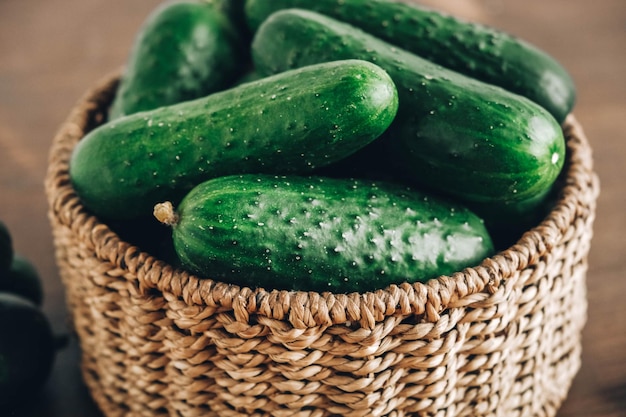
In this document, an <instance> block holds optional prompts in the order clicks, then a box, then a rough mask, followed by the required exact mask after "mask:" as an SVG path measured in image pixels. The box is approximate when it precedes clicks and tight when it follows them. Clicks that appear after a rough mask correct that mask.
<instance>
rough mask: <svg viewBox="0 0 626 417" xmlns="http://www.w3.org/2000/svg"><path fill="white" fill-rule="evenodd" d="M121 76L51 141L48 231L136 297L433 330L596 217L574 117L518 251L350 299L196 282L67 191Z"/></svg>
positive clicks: (304, 323)
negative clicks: (124, 277)
mask: <svg viewBox="0 0 626 417" xmlns="http://www.w3.org/2000/svg"><path fill="white" fill-rule="evenodd" d="M120 74H121V70H117V71H115V72H113V73H110V74H107V75H105V76H104V77H102V78H101V79H100V80H99V81H98V82H97V83H96V84H94V85H93V86H92V87H91V88H89V89H88V90H87V91H86V92H85V93H84V94H83V95H82V97H80V98H79V100H78V101H77V102H76V103H75V106H74V107H73V108H72V110H71V112H70V114H69V116H68V117H67V118H66V120H65V121H63V122H62V124H61V126H60V127H59V129H58V130H57V132H56V134H55V136H54V138H53V141H52V146H51V148H50V153H49V159H48V169H47V172H46V177H45V184H44V185H45V192H46V195H47V198H48V206H49V209H48V216H49V218H50V220H51V222H52V223H53V227H55V226H54V225H55V224H56V223H58V224H61V225H63V226H66V227H68V228H70V229H71V231H72V233H74V234H76V235H77V236H78V237H79V238H80V239H81V240H83V241H84V242H85V244H86V245H88V247H89V248H90V249H92V250H93V251H95V253H96V254H97V256H98V258H99V259H100V260H101V261H106V262H110V263H112V264H114V265H116V266H117V267H118V268H120V269H121V270H123V271H126V272H128V273H130V274H131V275H132V276H133V277H134V278H136V279H137V280H138V285H137V288H138V291H139V293H140V295H142V296H149V294H150V293H151V291H155V290H156V291H158V292H160V293H163V294H165V293H168V294H171V296H173V297H176V298H177V299H180V300H182V301H183V302H185V303H186V304H188V305H195V306H205V307H210V308H213V309H215V310H216V311H233V312H234V314H235V318H236V319H237V320H238V321H239V320H241V321H244V322H247V321H248V320H249V318H250V316H251V315H256V316H258V317H265V318H266V319H272V320H288V321H289V322H290V323H291V325H292V326H294V327H296V328H307V327H314V326H331V325H335V324H345V323H348V322H359V323H360V325H361V327H364V328H370V329H371V328H373V327H374V325H375V323H377V322H380V321H383V320H384V319H385V318H386V317H389V316H398V315H400V316H408V315H417V316H421V318H422V320H424V321H427V322H436V321H437V320H439V318H440V315H441V314H442V312H444V311H445V310H446V309H448V308H449V307H450V306H452V305H454V304H455V303H458V302H459V301H461V300H462V299H464V298H466V297H468V296H473V295H475V294H478V293H486V294H493V293H495V291H497V289H498V287H500V285H501V283H502V282H503V281H504V280H506V279H507V278H509V277H510V276H511V275H512V274H514V273H515V272H516V271H521V270H523V269H525V268H527V267H529V266H532V265H533V264H534V263H536V262H537V261H538V259H539V258H541V257H543V256H545V255H546V254H547V253H549V252H550V251H551V250H552V248H553V247H554V246H555V245H557V244H558V242H559V240H560V239H562V238H563V236H564V235H565V234H566V233H567V229H568V227H570V226H571V225H572V224H573V223H574V222H575V221H576V219H577V218H579V217H581V216H585V215H587V216H589V215H591V216H593V212H594V208H595V200H596V199H597V196H598V194H599V180H598V177H597V175H596V173H595V172H594V170H593V158H592V151H591V148H590V145H589V143H588V140H587V138H586V136H585V133H584V131H583V129H582V126H581V125H580V124H579V122H578V120H577V119H576V118H575V116H574V115H573V114H570V115H568V116H567V118H566V120H565V121H564V123H563V130H564V134H565V138H566V145H567V160H566V164H565V167H564V169H563V172H562V176H563V178H564V182H563V183H564V185H563V188H562V190H561V195H560V196H559V198H558V200H557V201H556V204H555V205H554V207H553V208H552V210H551V211H550V212H549V213H548V214H547V216H546V217H545V218H544V219H543V220H542V221H541V222H540V223H539V224H538V225H536V226H535V227H534V228H532V229H530V230H528V231H526V232H525V233H524V234H523V235H522V236H521V237H520V238H519V239H518V241H517V242H516V243H514V244H513V245H512V246H510V247H508V248H506V249H504V250H501V251H500V252H498V253H496V254H494V255H493V256H491V257H489V258H486V259H484V260H483V261H482V262H481V263H480V264H479V265H477V266H474V267H469V268H465V269H464V270H462V271H458V272H455V273H454V274H451V275H449V276H441V277H438V278H434V279H431V280H429V281H427V282H425V283H422V282H415V283H410V284H409V283H403V284H392V285H390V286H388V287H386V288H384V289H379V290H376V291H370V292H364V293H349V294H339V293H331V292H324V293H317V292H305V291H288V290H265V289H262V288H255V289H253V288H249V287H244V286H238V285H235V284H228V283H224V282H219V281H216V280H213V279H210V278H200V277H197V276H195V275H193V274H192V273H190V272H188V271H185V270H182V269H177V268H175V267H173V266H171V265H169V264H168V263H166V262H164V261H162V260H160V259H157V258H155V257H154V256H152V255H151V254H149V253H147V252H144V251H143V250H142V249H141V248H139V247H137V246H134V245H132V244H130V243H128V242H125V241H124V240H122V238H120V237H119V236H118V235H117V234H116V233H115V232H114V231H113V230H111V229H110V228H109V226H108V225H106V224H105V223H103V222H101V221H100V220H99V219H98V218H97V217H96V216H94V215H93V214H91V213H90V212H89V211H88V210H87V209H86V208H84V207H83V206H82V204H81V202H80V199H79V197H78V196H77V195H76V193H75V191H74V189H73V188H72V185H71V181H70V177H69V161H70V157H71V153H72V150H73V148H74V146H75V144H76V143H78V141H79V140H80V139H81V138H82V137H83V136H84V134H85V133H86V132H88V131H89V130H90V129H92V128H93V127H95V126H96V125H98V124H100V123H102V121H103V117H104V116H103V108H104V107H105V106H108V104H110V102H111V100H112V97H113V93H114V91H115V89H116V88H117V85H118V83H119V80H120ZM581 190H586V191H587V192H581ZM584 197H587V198H584ZM581 207H583V208H586V209H583V210H581Z"/></svg>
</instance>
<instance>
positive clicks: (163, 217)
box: [153, 201, 178, 226]
mask: <svg viewBox="0 0 626 417" xmlns="http://www.w3.org/2000/svg"><path fill="white" fill-rule="evenodd" d="M153 214H154V217H156V218H157V220H158V221H160V222H161V223H163V224H166V225H168V226H175V225H176V224H177V223H178V215H177V214H176V212H175V211H174V206H173V205H172V203H171V202H170V201H165V202H163V203H157V204H156V205H155V206H154V211H153Z"/></svg>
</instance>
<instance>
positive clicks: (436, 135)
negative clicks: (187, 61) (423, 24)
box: [252, 9, 565, 214]
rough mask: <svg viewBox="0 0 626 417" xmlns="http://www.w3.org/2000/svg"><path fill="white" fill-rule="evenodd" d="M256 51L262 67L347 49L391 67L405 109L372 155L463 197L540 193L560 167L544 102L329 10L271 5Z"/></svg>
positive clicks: (560, 148)
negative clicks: (404, 47) (470, 73)
mask: <svg viewBox="0 0 626 417" xmlns="http://www.w3.org/2000/svg"><path fill="white" fill-rule="evenodd" d="M252 57H253V61H254V63H255V67H256V70H257V71H258V72H259V73H261V74H272V73H277V72H281V71H286V70H289V69H291V68H295V67H299V66H305V65H310V64H313V63H318V62H325V61H333V60H337V59H348V58H352V59H363V60H369V61H371V62H374V63H376V64H377V65H379V66H380V67H382V68H383V69H385V70H386V71H387V72H388V73H389V75H390V76H391V77H392V79H393V81H394V82H395V84H396V87H397V88H398V97H399V108H398V112H397V116H396V118H395V120H394V122H393V123H392V125H391V126H390V128H389V129H388V131H387V132H386V133H385V135H384V138H381V139H380V140H378V141H375V143H377V144H378V146H377V148H375V151H374V152H373V155H375V156H376V157H378V158H380V159H381V162H380V163H381V164H386V166H391V165H398V166H400V167H401V169H402V170H403V171H405V172H404V173H403V174H404V175H406V177H407V179H408V180H409V181H411V182H415V183H417V184H420V185H423V186H427V187H429V188H431V189H432V190H436V191H438V192H443V193H446V195H448V196H452V197H455V198H458V199H459V201H461V202H464V203H480V204H493V205H498V204H506V205H510V204H512V203H513V202H516V201H523V200H529V199H533V198H536V197H537V196H539V195H542V194H544V193H545V192H546V190H547V189H549V188H550V187H551V185H552V184H553V183H554V181H555V179H556V178H557V176H558V174H559V173H560V171H561V169H562V167H563V163H564V160H565V140H564V136H563V132H562V130H561V127H560V125H559V123H558V122H557V121H556V120H555V119H554V117H552V116H551V115H550V113H548V112H547V111H546V110H545V109H544V108H543V107H541V106H539V105H538V104H536V103H534V102H532V101H530V100H529V99H526V98H525V97H523V96H520V95H517V94H514V93H511V92H509V91H507V90H504V89H503V88H500V87H497V86H494V85H492V84H487V83H484V82H481V81H478V80H476V79H474V78H470V77H467V76H464V75H462V74H459V73H457V72H454V71H451V70H449V69H446V68H444V67H441V66H439V65H437V64H434V63H432V62H431V61H428V60H425V59H423V58H421V57H419V56H417V55H415V54H413V53H410V52H407V51H405V50H402V49H400V48H397V47H395V46H393V45H391V44H389V43H387V42H385V41H382V40H380V39H378V38H376V37H374V36H373V35H371V34H368V33H366V32H364V31H362V30H360V29H358V28H356V27H354V26H352V25H349V24H347V23H344V22H340V21H338V20H336V19H333V18H330V17H328V16H325V15H322V14H319V13H316V12H312V11H307V10H300V9H288V10H281V11H278V12H275V13H274V14H272V15H271V16H270V17H269V18H267V19H266V20H265V22H264V23H263V24H262V25H261V27H260V28H259V29H258V31H257V32H256V35H255V38H254V40H253V44H252ZM381 149H382V150H384V151H385V152H388V156H387V158H388V160H387V161H386V162H382V156H380V155H382V151H381ZM365 159H367V158H365ZM369 159H370V160H371V159H372V158H369ZM479 214H480V213H479Z"/></svg>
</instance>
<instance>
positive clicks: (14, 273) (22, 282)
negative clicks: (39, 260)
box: [0, 253, 44, 306]
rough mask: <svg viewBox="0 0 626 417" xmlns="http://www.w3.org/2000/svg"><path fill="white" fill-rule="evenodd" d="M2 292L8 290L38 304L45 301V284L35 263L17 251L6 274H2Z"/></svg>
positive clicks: (0, 286)
mask: <svg viewBox="0 0 626 417" xmlns="http://www.w3.org/2000/svg"><path fill="white" fill-rule="evenodd" d="M0 292H8V293H11V294H15V295H18V296H20V297H23V298H26V299H27V300H30V301H31V302H33V303H34V304H35V305H37V306H41V305H42V303H43V296H44V291H43V285H42V282H41V278H40V276H39V272H38V271H37V268H35V265H34V264H33V263H32V262H31V261H30V260H29V259H27V258H26V257H24V256H22V255H20V254H19V253H16V254H15V255H14V256H13V261H12V262H11V267H10V268H9V271H8V272H6V274H4V275H2V274H0Z"/></svg>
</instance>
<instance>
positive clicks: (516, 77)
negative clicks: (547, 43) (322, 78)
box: [245, 0, 576, 123]
mask: <svg viewBox="0 0 626 417" xmlns="http://www.w3.org/2000/svg"><path fill="white" fill-rule="evenodd" d="M286 8H303V9H310V10H314V11H317V12H320V13H322V14H326V15H328V16H331V17H334V18H336V19H338V20H341V21H344V22H346V23H350V24H352V25H355V26H357V27H359V28H361V29H363V30H364V31H366V32H368V33H371V34H373V35H375V36H377V37H379V38H381V39H384V40H386V41H388V42H389V43H392V44H394V45H396V46H398V47H401V48H404V49H406V50H408V51H410V52H413V53H415V54H417V55H419V56H421V57H423V58H425V59H428V60H431V61H433V62H436V63H438V64H440V65H442V66H444V67H447V68H449V69H452V70H454V71H458V72H461V73H463V74H466V75H469V76H471V77H474V78H477V79H479V80H482V81H485V82H488V83H491V84H495V85H498V86H500V87H503V88H505V89H507V90H510V91H512V92H515V93H517V94H520V95H523V96H525V97H527V98H529V99H531V100H533V101H535V102H536V103H538V104H539V105H541V106H543V107H545V108H546V109H547V110H548V111H549V112H550V113H551V114H552V115H553V116H554V117H555V119H556V120H557V121H558V122H559V123H561V122H563V120H564V119H565V117H566V116H567V115H568V114H569V113H570V112H571V111H572V108H573V107H574V105H575V101H576V86H575V83H574V81H573V79H572V77H571V76H570V74H569V73H568V71H567V70H566V69H565V68H564V67H563V65H561V64H560V63H559V62H558V61H557V60H556V59H555V58H554V57H553V56H552V55H550V54H548V53H546V52H545V51H543V50H541V49H540V48H538V47H537V46H535V45H532V44H531V43H529V42H527V41H525V40H523V39H520V38H519V37H516V36H513V35H511V34H509V33H506V32H505V31H502V30H499V29H497V28H495V27H491V26H487V25H483V24H479V23H476V22H470V21H465V20H462V19H459V18H457V17H454V16H452V15H448V14H445V13H442V12H439V11H437V10H434V9H430V8H427V7H424V6H420V5H418V4H416V2H411V3H409V2H406V1H403V2H401V1H394V0H315V1H310V0H247V1H246V9H245V11H246V17H247V21H248V23H249V25H250V27H251V28H252V30H256V29H258V27H259V26H260V25H261V23H262V22H263V21H264V20H265V19H266V18H267V17H268V16H269V15H270V14H272V13H273V12H275V11H277V10H280V9H286Z"/></svg>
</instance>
